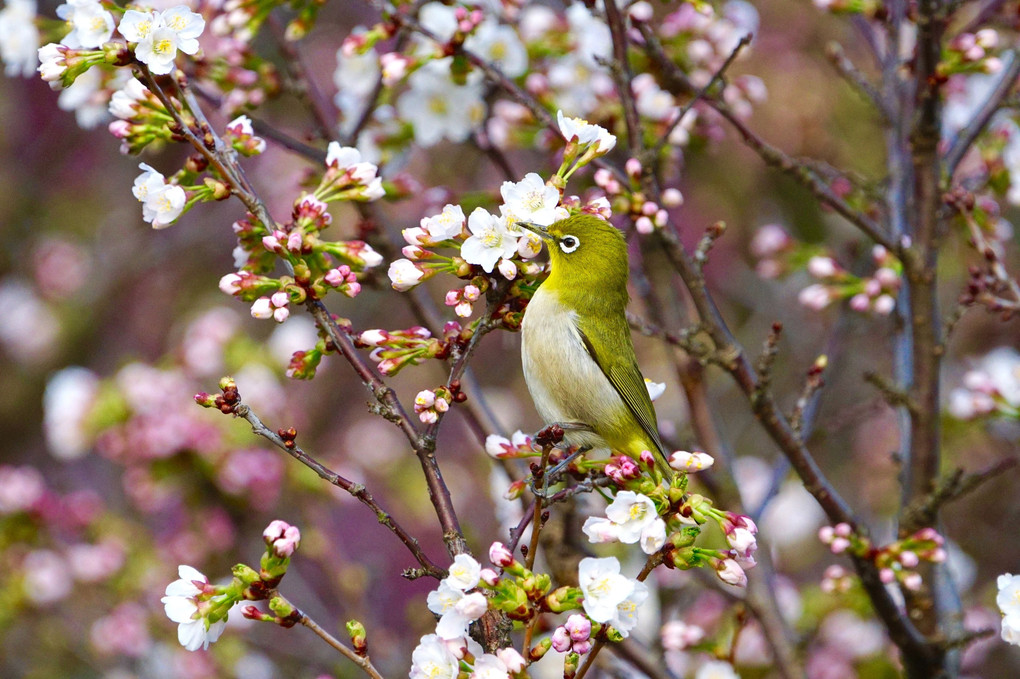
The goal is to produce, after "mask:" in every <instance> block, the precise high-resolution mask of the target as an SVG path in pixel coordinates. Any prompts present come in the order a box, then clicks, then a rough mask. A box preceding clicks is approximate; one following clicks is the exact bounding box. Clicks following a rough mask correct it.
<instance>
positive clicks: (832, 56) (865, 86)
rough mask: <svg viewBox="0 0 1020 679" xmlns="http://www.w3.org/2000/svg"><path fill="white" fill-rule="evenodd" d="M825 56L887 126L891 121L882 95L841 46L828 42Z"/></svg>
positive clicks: (890, 115)
mask: <svg viewBox="0 0 1020 679" xmlns="http://www.w3.org/2000/svg"><path fill="white" fill-rule="evenodd" d="M825 55H826V56H827V57H829V61H830V62H832V65H833V66H834V67H835V68H836V70H837V71H838V72H839V74H840V75H841V76H843V79H844V80H846V81H847V82H848V83H849V84H850V85H851V86H852V87H853V88H854V89H855V90H856V91H857V93H858V94H860V95H861V96H862V97H863V98H864V99H865V100H866V101H867V102H868V103H869V104H871V105H872V106H874V107H875V110H876V111H878V114H879V115H880V116H881V117H882V122H883V123H886V124H888V123H889V121H890V120H892V114H891V113H890V112H889V109H888V107H886V105H885V101H883V99H882V93H881V92H879V91H878V90H877V89H876V88H875V86H874V85H872V84H871V83H870V82H869V81H868V79H867V78H865V77H864V74H863V73H861V72H860V71H859V70H858V69H857V67H856V66H855V65H854V63H853V62H852V61H850V59H849V58H848V57H847V56H846V52H844V51H843V47H842V45H840V44H839V43H837V42H830V43H829V44H828V45H827V46H826V48H825Z"/></svg>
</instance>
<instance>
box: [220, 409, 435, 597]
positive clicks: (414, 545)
mask: <svg viewBox="0 0 1020 679" xmlns="http://www.w3.org/2000/svg"><path fill="white" fill-rule="evenodd" d="M233 412H234V414H235V415H236V416H237V417H240V418H242V419H244V420H246V421H247V422H248V424H250V425H251V430H252V431H253V432H254V433H255V434H257V435H259V436H261V437H262V438H264V439H266V440H267V441H269V442H271V443H272V444H273V445H275V446H276V447H277V448H279V449H280V450H282V451H284V452H285V453H287V454H288V455H290V456H291V457H293V458H294V459H295V460H297V461H298V462H300V463H301V464H303V465H305V466H306V467H308V468H309V469H311V470H312V471H314V472H315V473H316V474H317V475H318V476H319V478H321V479H322V480H324V481H326V482H327V483H329V484H331V485H334V486H336V487H337V488H340V489H341V490H344V491H346V492H348V493H350V495H351V496H352V497H354V498H355V499H356V500H357V501H358V502H360V503H361V504H363V505H365V506H366V507H368V508H369V509H370V510H372V512H373V513H375V515H376V517H377V518H378V519H379V523H381V524H382V525H384V526H386V528H388V529H389V531H390V532H391V533H393V534H394V535H396V536H397V538H398V539H399V540H400V541H401V542H402V543H404V546H406V547H407V549H408V550H409V551H410V552H411V554H412V555H413V556H414V558H415V560H416V561H417V562H418V563H419V564H421V566H422V574H423V575H429V576H431V577H433V578H436V579H437V580H439V579H441V578H443V577H445V576H446V571H445V570H444V569H442V568H440V567H439V566H437V565H436V564H435V563H434V562H433V561H432V560H431V559H430V558H429V557H428V556H427V555H426V554H425V552H424V551H423V550H422V548H421V545H420V544H419V542H418V539H417V538H415V537H413V536H411V534H410V533H408V532H407V531H406V530H404V528H403V527H402V526H401V525H400V524H399V523H398V522H397V521H396V520H395V519H394V518H393V516H392V515H391V514H390V513H389V512H387V511H386V510H384V509H383V508H382V507H381V506H379V504H378V503H377V502H376V501H375V498H373V497H372V493H370V492H369V491H368V489H366V488H365V486H363V485H362V484H360V483H355V482H354V481H350V480H349V479H346V478H344V477H343V476H340V475H339V474H337V473H336V472H335V471H333V470H332V469H330V468H329V467H327V466H326V465H324V464H322V463H321V462H319V461H318V460H317V459H315V458H314V457H312V456H311V455H309V454H308V453H306V452H305V451H304V450H302V449H301V447H300V446H298V445H296V444H295V443H294V440H293V439H291V440H289V441H287V440H284V439H283V437H282V436H280V435H279V434H278V433H276V432H275V431H273V430H272V429H270V428H269V427H267V426H266V425H265V423H264V422H262V419H261V418H259V416H258V415H257V414H256V413H255V411H254V410H252V409H251V407H249V406H248V405H247V404H244V403H241V404H239V405H237V406H236V407H235V408H234V411H233Z"/></svg>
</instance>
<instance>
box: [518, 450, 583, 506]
mask: <svg viewBox="0 0 1020 679" xmlns="http://www.w3.org/2000/svg"><path fill="white" fill-rule="evenodd" d="M589 450H591V446H581V447H580V448H578V449H577V450H575V451H574V452H572V453H571V454H570V455H568V456H567V457H566V458H565V459H563V460H560V461H559V462H558V463H557V464H556V466H554V467H552V468H550V469H546V470H545V471H544V472H543V473H542V475H541V476H540V477H539V478H541V480H542V487H541V488H536V487H535V486H536V484H535V481H537V480H538V479H536V478H535V477H534V476H532V478H531V480H530V481H529V482H528V486H529V487H530V488H531V492H532V493H534V494H535V495H537V496H538V497H541V498H545V497H548V489H549V485H550V484H552V483H556V477H557V476H559V474H560V472H562V471H563V470H564V469H566V468H567V466H568V465H569V464H570V463H571V462H573V461H574V460H576V459H577V458H579V457H580V456H582V455H584V454H585V453H587V452H588V451H589Z"/></svg>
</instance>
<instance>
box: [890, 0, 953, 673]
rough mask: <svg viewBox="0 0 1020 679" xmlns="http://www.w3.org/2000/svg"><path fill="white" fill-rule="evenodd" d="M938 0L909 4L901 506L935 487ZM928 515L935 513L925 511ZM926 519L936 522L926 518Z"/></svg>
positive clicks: (933, 617)
mask: <svg viewBox="0 0 1020 679" xmlns="http://www.w3.org/2000/svg"><path fill="white" fill-rule="evenodd" d="M943 11H944V10H943V7H942V3H941V1H940V0H921V1H920V2H919V3H918V7H917V47H916V49H915V55H914V65H915V66H914V73H915V78H914V102H913V103H914V111H915V114H914V124H913V127H912V129H911V132H910V137H909V140H910V159H911V165H912V166H913V187H912V194H913V195H912V199H913V209H912V213H911V215H910V216H909V217H908V219H909V223H910V226H911V245H910V247H907V248H903V251H902V256H901V261H902V262H903V269H904V288H903V290H904V293H905V295H906V297H907V299H908V300H909V308H910V317H909V326H908V329H907V332H908V333H909V335H910V338H911V348H912V352H911V356H910V360H911V373H912V374H911V378H912V379H911V381H910V383H909V384H905V385H903V386H904V387H905V388H906V389H907V391H908V393H909V394H910V396H911V400H912V401H913V403H914V404H915V407H914V408H912V409H910V410H909V416H910V417H909V419H910V445H909V447H908V448H907V449H906V450H904V451H901V453H902V454H903V455H904V460H903V500H902V503H903V506H904V508H906V507H909V506H910V505H912V504H914V503H916V502H918V501H919V500H920V499H921V498H924V497H926V496H927V495H928V494H929V493H931V492H932V490H933V489H934V487H935V484H936V482H937V479H938V475H939V468H940V458H941V456H940V443H941V441H940V439H941V424H940V419H939V416H940V409H941V404H940V402H939V367H940V364H941V346H942V340H941V337H940V334H941V331H940V328H939V321H940V318H941V314H940V312H939V305H938V297H937V290H938V285H937V282H938V278H937V260H938V245H939V243H938V241H939V238H940V236H941V232H942V229H943V226H944V224H943V220H942V216H941V215H940V210H941V207H942V191H941V182H942V172H941V164H940V162H939V160H940V159H939V154H938V143H939V140H940V133H941V130H940V122H941V86H940V82H941V81H940V79H939V77H938V72H937V69H938V64H939V60H940V58H941V46H942V33H943V31H944V24H945V21H946V19H945V16H944V15H943ZM932 518H935V517H932ZM932 523H933V525H934V524H936V523H937V522H936V521H933V522H932ZM920 572H921V575H922V577H923V578H924V581H925V583H926V585H925V586H924V587H922V588H921V590H920V591H918V592H913V593H905V598H906V602H907V610H908V615H909V616H910V619H911V621H913V623H914V624H915V625H916V626H917V629H918V630H919V632H920V633H921V634H923V635H925V636H926V637H929V638H930V637H934V636H935V635H936V634H937V633H938V631H939V617H940V616H939V615H938V611H937V608H938V606H937V603H936V601H935V594H934V591H933V590H932V589H931V588H930V586H928V585H927V583H931V582H932V576H933V574H934V570H933V569H932V568H931V567H930V566H929V567H925V568H922V569H921V570H920ZM904 650H905V653H904V665H905V666H906V669H907V675H908V676H910V677H927V676H932V675H934V674H937V670H938V668H940V667H941V666H942V661H943V656H944V653H943V652H942V651H940V650H939V649H937V648H935V647H934V646H932V645H930V644H926V645H925V646H923V647H921V648H917V649H911V650H909V651H907V650H906V649H904Z"/></svg>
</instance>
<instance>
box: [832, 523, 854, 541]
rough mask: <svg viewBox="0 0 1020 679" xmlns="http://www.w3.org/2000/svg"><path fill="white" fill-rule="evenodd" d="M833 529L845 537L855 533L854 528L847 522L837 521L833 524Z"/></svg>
mask: <svg viewBox="0 0 1020 679" xmlns="http://www.w3.org/2000/svg"><path fill="white" fill-rule="evenodd" d="M833 530H835V531H836V535H838V536H840V537H844V538H848V537H850V536H851V535H853V533H854V529H853V528H852V527H851V526H850V524H849V523H846V522H840V523H837V524H836V525H835V526H833Z"/></svg>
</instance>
